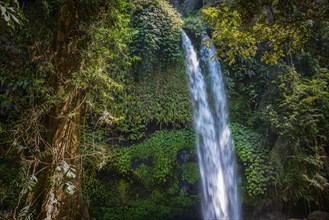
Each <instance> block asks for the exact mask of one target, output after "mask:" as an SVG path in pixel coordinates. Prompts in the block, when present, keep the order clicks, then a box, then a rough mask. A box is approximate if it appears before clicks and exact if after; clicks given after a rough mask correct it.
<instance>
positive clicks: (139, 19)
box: [131, 0, 182, 78]
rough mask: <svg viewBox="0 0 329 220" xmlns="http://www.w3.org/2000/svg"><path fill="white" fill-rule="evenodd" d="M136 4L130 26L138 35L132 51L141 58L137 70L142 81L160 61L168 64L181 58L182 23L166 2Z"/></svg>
mask: <svg viewBox="0 0 329 220" xmlns="http://www.w3.org/2000/svg"><path fill="white" fill-rule="evenodd" d="M134 5H135V10H134V13H133V19H132V22H131V25H132V27H133V28H134V29H136V30H137V33H136V34H135V35H134V36H133V39H132V44H131V45H132V46H131V48H132V51H133V54H134V55H136V56H138V57H139V58H140V61H139V62H138V65H137V67H136V71H137V72H138V74H140V75H139V76H138V77H141V78H143V77H145V73H147V74H150V72H151V71H152V70H153V67H154V65H155V64H157V63H158V62H160V63H162V64H165V63H168V62H172V61H177V60H179V59H180V57H181V56H182V53H181V47H180V42H181V33H180V28H181V25H182V21H181V19H180V17H179V14H178V13H177V12H176V11H175V10H174V9H173V8H172V7H171V6H170V4H169V3H168V2H166V1H164V0H135V2H134Z"/></svg>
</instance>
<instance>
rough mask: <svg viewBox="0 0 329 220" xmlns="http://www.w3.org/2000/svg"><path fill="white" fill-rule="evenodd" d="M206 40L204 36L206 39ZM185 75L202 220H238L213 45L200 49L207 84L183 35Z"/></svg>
mask: <svg viewBox="0 0 329 220" xmlns="http://www.w3.org/2000/svg"><path fill="white" fill-rule="evenodd" d="M207 39H209V37H207V36H206V37H205V40H207ZM182 41H183V48H184V51H185V62H186V72H187V75H188V77H189V86H190V91H191V97H192V105H193V118H194V126H195V130H196V133H197V137H198V140H197V150H198V159H199V166H200V174H201V179H202V190H203V192H202V193H203V201H202V214H203V219H205V220H215V219H218V220H219V219H220V220H237V219H241V214H240V203H239V199H238V189H237V180H236V169H235V157H234V153H233V144H232V139H231V132H230V129H229V127H228V114H227V110H226V94H225V89H224V84H223V79H222V76H221V67H220V63H219V62H218V60H216V59H212V57H213V56H214V55H216V50H215V48H214V46H211V47H207V46H202V48H201V57H202V61H203V62H204V63H205V64H206V69H207V71H206V72H207V75H208V77H209V82H210V83H209V84H210V85H209V86H210V90H209V92H208V93H209V96H211V98H212V99H211V100H212V101H211V102H210V101H209V99H208V93H207V84H206V81H205V78H204V75H203V74H202V71H201V68H200V64H199V60H198V58H197V54H196V52H195V50H194V48H193V45H192V43H191V40H190V39H189V38H188V36H187V35H186V33H185V32H183V33H182Z"/></svg>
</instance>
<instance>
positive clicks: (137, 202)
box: [83, 130, 199, 219]
mask: <svg viewBox="0 0 329 220" xmlns="http://www.w3.org/2000/svg"><path fill="white" fill-rule="evenodd" d="M194 148H195V146H194V134H193V132H192V131H189V130H177V131H165V130H163V131H158V132H156V133H154V134H153V135H152V136H151V137H149V138H147V139H146V140H145V141H143V142H142V143H140V144H137V145H133V146H130V147H120V148H115V149H112V150H111V153H110V155H111V156H110V159H109V160H110V162H109V163H108V165H106V167H104V169H103V171H101V173H108V175H110V176H108V177H103V178H101V179H100V180H97V179H95V175H96V173H95V172H93V171H92V169H90V170H89V171H87V174H88V175H86V174H85V177H84V180H83V185H84V188H85V193H86V195H87V198H88V201H89V202H90V205H91V207H92V208H91V214H92V216H94V217H96V218H97V219H123V218H125V219H126V218H127V219H153V218H157V219H168V218H170V217H171V216H173V215H174V214H175V213H176V212H178V211H181V210H184V209H188V208H189V207H191V206H193V205H195V204H196V201H197V198H198V196H197V195H191V194H187V192H186V191H185V189H184V188H183V185H182V183H179V182H181V181H185V183H187V184H188V185H189V186H190V187H192V186H194V185H195V184H196V182H197V180H198V172H199V171H198V167H197V164H196V163H194V162H193V158H194V157H195V155H194V153H195V149H194ZM183 152H184V155H185V157H186V160H187V161H189V162H188V163H186V164H183V165H179V160H178V156H179V155H180V154H182V153H183ZM89 172H93V175H90V173H89ZM104 192H106V193H104ZM100 204H101V205H100Z"/></svg>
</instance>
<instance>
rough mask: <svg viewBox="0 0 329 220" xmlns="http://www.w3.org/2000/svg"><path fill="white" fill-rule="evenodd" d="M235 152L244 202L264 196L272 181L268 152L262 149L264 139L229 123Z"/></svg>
mask: <svg viewBox="0 0 329 220" xmlns="http://www.w3.org/2000/svg"><path fill="white" fill-rule="evenodd" d="M231 129H232V133H233V139H234V145H235V152H236V154H237V156H238V161H239V163H240V165H241V166H242V168H243V173H244V178H245V180H246V181H243V185H242V190H243V195H244V199H245V201H246V202H251V201H253V200H255V199H257V198H258V197H262V196H265V194H266V193H267V191H268V186H269V185H271V183H272V182H273V180H274V173H273V170H272V168H271V165H270V163H269V157H268V154H269V150H268V149H266V148H265V147H264V137H262V136H261V135H260V134H258V133H256V132H254V131H252V130H250V129H248V128H246V127H244V126H243V125H240V124H238V123H231Z"/></svg>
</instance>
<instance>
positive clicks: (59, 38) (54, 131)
mask: <svg viewBox="0 0 329 220" xmlns="http://www.w3.org/2000/svg"><path fill="white" fill-rule="evenodd" d="M78 2H79V1H74V0H65V1H63V3H62V5H61V8H60V10H59V14H58V21H57V32H56V36H55V37H54V43H53V49H52V53H53V54H54V56H53V60H52V63H53V64H54V67H55V73H53V74H52V75H51V77H49V87H50V88H51V89H52V91H54V94H55V97H56V99H57V100H58V103H57V104H56V105H55V106H54V107H53V108H52V109H51V111H50V112H49V113H48V115H47V116H46V120H45V123H44V127H45V130H46V131H45V132H44V140H45V143H44V144H43V146H40V149H41V148H42V154H43V158H40V161H39V162H38V163H39V164H38V167H37V173H38V175H37V179H38V183H37V185H36V186H35V187H34V190H33V191H32V192H31V193H30V194H29V196H28V199H27V203H28V204H29V205H30V204H33V207H34V210H35V213H34V214H35V216H36V219H47V220H48V219H49V220H56V219H58V220H71V219H72V220H73V219H77V220H83V219H89V215H88V211H87V209H86V207H85V205H84V202H83V196H82V190H81V183H80V180H81V171H82V167H81V158H80V152H79V148H80V113H81V107H80V106H81V102H82V99H83V94H82V93H81V91H80V90H79V88H77V87H76V86H74V85H72V84H70V82H69V81H70V80H72V79H73V77H74V73H77V72H79V70H80V65H81V61H80V57H79V55H78V53H77V47H76V42H77V39H78V38H79V36H78V30H77V27H78V25H77V24H78V22H79V16H78V15H79V13H78V12H79V9H81V8H79V5H78V4H79V3H78Z"/></svg>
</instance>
